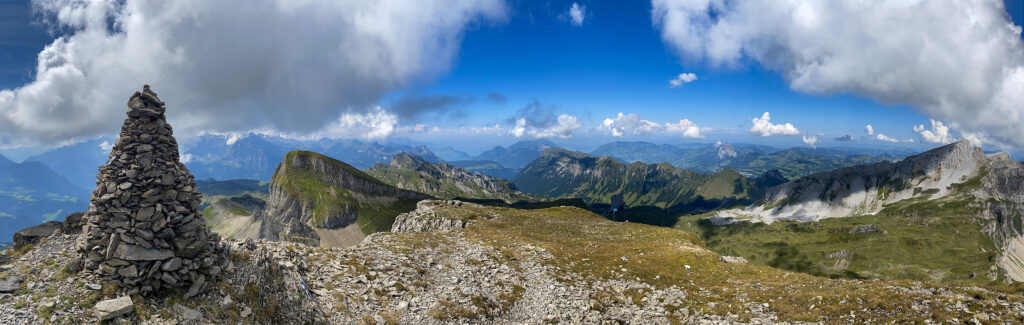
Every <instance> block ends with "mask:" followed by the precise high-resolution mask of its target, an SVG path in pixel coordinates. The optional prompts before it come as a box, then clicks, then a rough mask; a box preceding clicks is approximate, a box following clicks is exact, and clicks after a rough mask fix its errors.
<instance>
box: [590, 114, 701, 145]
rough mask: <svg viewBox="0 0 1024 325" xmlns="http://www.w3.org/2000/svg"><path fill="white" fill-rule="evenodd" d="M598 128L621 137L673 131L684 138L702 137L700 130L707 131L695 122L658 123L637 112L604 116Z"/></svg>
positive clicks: (685, 120) (686, 120) (683, 120)
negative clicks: (644, 117)
mask: <svg viewBox="0 0 1024 325" xmlns="http://www.w3.org/2000/svg"><path fill="white" fill-rule="evenodd" d="M598 129H599V130H604V131H608V132H609V133H611V135H612V136H615V137H621V136H623V135H626V134H631V135H644V134H651V133H675V134H679V135H680V136H682V137H684V138H696V139H702V138H704V136H703V135H701V134H700V133H701V131H707V130H709V129H708V128H701V127H699V126H697V124H696V123H694V122H692V121H690V120H688V119H682V120H679V122H678V123H665V124H658V123H656V122H652V121H648V120H645V119H642V118H640V115H639V114H623V113H621V112H620V113H619V114H618V116H616V117H615V118H606V119H604V121H603V122H601V126H599V127H598Z"/></svg>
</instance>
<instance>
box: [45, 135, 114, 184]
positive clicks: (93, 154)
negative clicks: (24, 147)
mask: <svg viewBox="0 0 1024 325" xmlns="http://www.w3.org/2000/svg"><path fill="white" fill-rule="evenodd" d="M104 143H106V144H107V145H108V146H107V148H104V147H103V144H104ZM113 143H114V140H110V139H96V140H90V141H85V142H80V143H76V144H72V145H67V146H63V147H60V148H56V149H53V150H50V151H47V152H44V153H41V154H38V155H35V156H32V157H29V158H26V159H25V162H31V161H35V162H40V163H43V164H45V165H46V166H48V167H50V169H51V170H53V171H55V172H58V173H60V174H61V175H63V176H64V177H66V178H67V179H68V181H70V182H71V183H72V184H75V186H77V187H78V188H81V189H86V190H89V191H91V190H92V189H93V188H95V187H96V174H97V173H99V167H100V166H102V165H104V164H106V162H107V157H108V156H109V155H110V151H109V150H110V146H112V144H113Z"/></svg>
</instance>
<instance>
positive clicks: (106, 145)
mask: <svg viewBox="0 0 1024 325" xmlns="http://www.w3.org/2000/svg"><path fill="white" fill-rule="evenodd" d="M100 150H101V151H103V152H104V153H110V151H111V150H114V145H113V144H111V143H110V141H103V142H101V143H100Z"/></svg>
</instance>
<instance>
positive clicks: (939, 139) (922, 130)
mask: <svg viewBox="0 0 1024 325" xmlns="http://www.w3.org/2000/svg"><path fill="white" fill-rule="evenodd" d="M929 122H931V124H932V128H931V129H928V128H926V127H925V126H924V125H923V124H922V125H915V126H914V132H917V134H919V135H921V139H922V140H924V141H925V142H930V143H941V144H946V143H953V142H954V141H956V137H954V136H953V134H952V133H950V132H949V127H948V126H946V125H945V124H943V123H942V121H936V120H933V119H929Z"/></svg>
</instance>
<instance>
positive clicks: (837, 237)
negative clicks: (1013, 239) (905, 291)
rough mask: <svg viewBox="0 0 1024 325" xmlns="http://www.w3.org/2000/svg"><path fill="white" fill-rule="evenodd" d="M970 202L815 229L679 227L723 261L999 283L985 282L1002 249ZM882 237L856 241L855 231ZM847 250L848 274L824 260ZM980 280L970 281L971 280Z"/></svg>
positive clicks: (895, 207)
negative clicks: (874, 229) (873, 229)
mask: <svg viewBox="0 0 1024 325" xmlns="http://www.w3.org/2000/svg"><path fill="white" fill-rule="evenodd" d="M968 203H969V201H967V200H957V199H953V200H931V201H928V200H923V199H913V200H906V201H901V202H898V203H895V204H891V205H888V206H886V207H885V208H884V209H883V210H882V211H881V212H880V213H878V214H876V215H862V216H855V217H846V218H830V219H822V220H819V221H815V222H793V221H778V222H775V223H772V224H763V223H747V222H741V223H736V224H731V225H724V226H713V225H711V224H710V223H709V222H708V221H707V220H706V219H704V218H705V217H706V215H697V216H684V217H682V218H680V220H679V222H678V223H677V224H676V227H677V228H680V229H684V230H687V231H691V232H693V233H695V234H698V235H699V236H700V237H701V239H703V240H704V241H705V242H706V243H707V245H708V247H710V248H711V249H713V250H714V251H716V252H718V253H720V254H723V255H735V256H743V257H745V258H747V259H748V260H750V261H752V262H754V263H758V264H764V265H771V266H776V267H780V268H784V269H788V270H793V271H799V272H805V273H810V274H815V275H823V276H830V277H854V278H858V277H868V278H889V279H910V280H921V281H926V280H927V281H970V282H975V283H990V282H998V281H1001V280H1002V279H1001V276H999V277H997V280H996V281H993V280H992V279H990V278H989V277H988V276H987V275H988V274H989V272H990V268H991V267H992V266H993V265H994V261H995V259H996V255H997V253H998V250H997V249H996V247H995V244H994V243H993V242H992V240H991V239H990V238H989V237H988V236H987V235H985V234H984V233H982V232H981V226H982V225H983V224H984V223H985V221H984V220H982V219H980V218H977V217H975V216H977V215H978V212H979V209H978V208H972V207H970V206H969V204H968ZM862 225H875V226H878V227H879V228H880V230H881V231H884V233H882V232H878V233H860V234H851V233H850V230H852V229H853V228H854V227H856V226H862ZM841 250H846V251H849V252H851V253H852V254H853V256H852V259H848V260H847V261H845V262H843V263H845V264H846V265H845V267H842V266H843V265H842V264H840V260H841V259H838V258H826V255H828V254H832V253H836V252H839V251H841ZM971 273H974V274H975V277H974V278H973V279H971V278H970V277H969V275H970V274H971Z"/></svg>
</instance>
